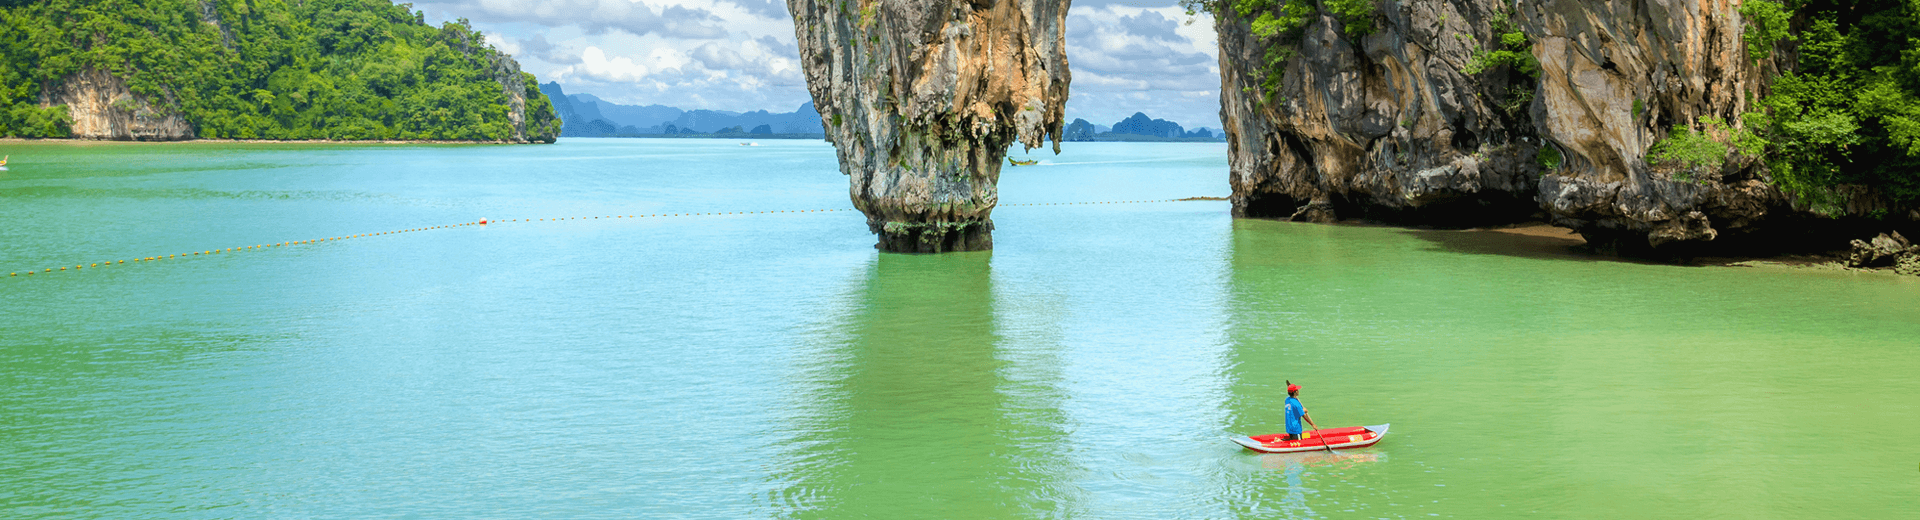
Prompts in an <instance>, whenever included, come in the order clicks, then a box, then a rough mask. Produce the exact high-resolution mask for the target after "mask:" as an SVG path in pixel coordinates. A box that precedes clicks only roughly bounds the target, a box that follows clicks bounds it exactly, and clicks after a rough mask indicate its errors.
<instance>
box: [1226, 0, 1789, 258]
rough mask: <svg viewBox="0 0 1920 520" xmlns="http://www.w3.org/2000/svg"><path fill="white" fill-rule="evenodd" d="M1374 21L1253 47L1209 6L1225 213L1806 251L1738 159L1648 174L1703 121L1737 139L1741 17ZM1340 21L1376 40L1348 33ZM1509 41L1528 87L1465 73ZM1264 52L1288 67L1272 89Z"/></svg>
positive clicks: (1618, 5)
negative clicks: (1740, 243) (1664, 149)
mask: <svg viewBox="0 0 1920 520" xmlns="http://www.w3.org/2000/svg"><path fill="white" fill-rule="evenodd" d="M1293 1H1296V2H1299V1H1308V0H1293ZM1284 3H1285V1H1276V2H1274V4H1276V5H1280V4H1284ZM1326 3H1327V2H1316V3H1315V4H1310V5H1322V4H1326ZM1374 5H1375V8H1374V11H1373V14H1372V16H1371V17H1370V18H1368V19H1366V20H1364V21H1355V20H1351V19H1345V18H1343V17H1340V16H1337V15H1336V14H1334V13H1330V12H1327V11H1326V10H1324V9H1319V10H1318V11H1317V12H1315V13H1314V14H1313V15H1311V16H1309V17H1308V19H1307V20H1306V23H1305V25H1304V26H1301V27H1300V28H1299V29H1298V33H1297V35H1295V36H1290V37H1286V38H1272V37H1267V38H1262V37H1260V36H1256V35H1255V34H1254V33H1253V31H1252V23H1251V22H1252V20H1253V19H1254V18H1255V17H1257V16H1258V15H1259V14H1260V13H1253V14H1252V15H1247V16H1242V15H1239V14H1238V13H1235V12H1233V11H1232V10H1231V9H1230V8H1228V7H1225V4H1224V3H1222V4H1221V6H1222V8H1221V10H1220V11H1218V12H1219V13H1220V15H1219V16H1216V20H1215V23H1216V29H1217V31H1218V33H1219V36H1220V39H1219V41H1220V69H1221V78H1222V83H1223V85H1222V88H1221V101H1222V105H1223V106H1222V110H1221V119H1222V120H1223V121H1224V122H1225V124H1226V133H1227V136H1228V138H1227V139H1228V143H1229V153H1230V165H1231V173H1230V179H1231V183H1232V186H1233V204H1234V212H1235V214H1236V215H1239V216H1248V217H1269V218H1292V219H1295V220H1311V221H1327V220H1334V219H1350V218H1363V219H1370V220H1379V221H1387V222H1396V223H1403V224H1417V225H1435V226H1472V225H1482V224H1498V223H1508V222H1519V221H1525V220H1530V219H1538V218H1547V219H1550V220H1551V221H1552V222H1554V223H1556V224H1560V225H1564V226H1568V227H1572V228H1574V229H1577V230H1579V231H1580V232H1581V233H1582V234H1583V235H1584V236H1586V237H1587V239H1588V241H1589V242H1590V243H1592V244H1594V245H1595V246H1597V247H1600V248H1603V249H1614V250H1617V251H1621V252H1654V251H1660V250H1675V249H1678V250H1687V249H1688V248H1696V249H1697V247H1696V246H1702V245H1705V244H1727V243H1729V239H1730V238H1733V239H1736V240H1735V241H1737V239H1739V238H1751V237H1757V236H1759V235H1755V234H1756V233H1761V232H1770V231H1778V230H1783V229H1793V230H1794V231H1792V232H1796V233H1804V230H1803V229H1804V228H1795V227H1793V225H1784V226H1783V225H1782V224H1781V223H1782V222H1804V221H1805V220H1807V219H1805V218H1803V217H1805V216H1806V215H1804V213H1797V211H1796V210H1795V209H1794V207H1793V204H1792V201H1790V200H1789V199H1788V198H1787V197H1786V196H1784V195H1782V193H1781V192H1780V191H1779V190H1778V189H1776V188H1774V187H1773V186H1772V185H1770V184H1768V183H1766V182H1764V178H1763V175H1764V172H1763V171H1762V170H1763V168H1762V167H1761V166H1760V165H1759V164H1758V161H1755V160H1752V159H1750V158H1742V157H1738V156H1737V154H1736V156H1735V157H1732V158H1730V159H1729V160H1727V161H1726V162H1725V163H1724V164H1721V165H1718V166H1717V167H1706V168H1694V169H1692V170H1688V171H1681V170H1679V169H1675V168H1673V167H1670V166H1668V165H1664V164H1654V163H1650V162H1649V161H1648V159H1647V155H1648V154H1647V151H1648V148H1649V147H1650V146H1652V145H1653V144H1654V143H1656V142H1657V141H1658V140H1660V139H1663V138H1666V137H1668V133H1669V132H1670V129H1671V128H1672V127H1673V126H1674V125H1692V126H1695V127H1698V125H1699V123H1698V122H1699V121H1701V118H1702V117H1703V116H1705V117H1713V118H1719V119H1720V120H1722V121H1726V122H1728V124H1731V125H1734V126H1735V127H1737V126H1738V125H1739V120H1740V114H1741V113H1743V112H1746V111H1750V110H1753V108H1752V107H1751V106H1750V104H1751V103H1752V101H1751V99H1752V98H1753V97H1754V96H1756V95H1757V94H1755V93H1756V92H1763V91H1764V89H1765V88H1766V86H1767V85H1768V82H1769V81H1770V78H1771V77H1773V76H1774V75H1775V74H1777V73H1778V71H1777V69H1776V68H1775V64H1774V63H1773V62H1772V60H1753V59H1749V58H1748V56H1747V54H1746V52H1745V47H1744V46H1743V45H1744V44H1743V42H1742V40H1741V35H1742V33H1743V30H1744V25H1743V23H1744V22H1743V21H1742V18H1741V15H1740V13H1739V2H1737V1H1736V2H1697V1H1684V0H1630V1H1619V2H1590V1H1580V0H1541V1H1528V2H1507V1H1501V0H1441V1H1431V2H1410V1H1395V0H1385V1H1381V2H1376V3H1375V4H1374ZM1275 9H1276V10H1275V11H1274V12H1276V13H1278V12H1279V11H1278V10H1277V9H1278V8H1277V7H1276V8H1275ZM1343 20H1346V21H1354V22H1356V23H1368V24H1371V27H1365V28H1360V29H1362V30H1358V31H1349V30H1347V23H1346V22H1343ZM1497 27H1498V28H1497ZM1501 28H1504V30H1503V29H1501ZM1514 32H1518V33H1521V36H1523V37H1524V40H1522V41H1521V43H1519V44H1518V45H1519V46H1520V47H1521V48H1522V49H1523V50H1524V52H1525V53H1526V54H1527V55H1530V56H1531V57H1532V59H1533V60H1536V61H1535V62H1533V63H1531V64H1530V65H1534V66H1535V67H1537V72H1533V73H1531V74H1530V73H1529V72H1530V71H1524V70H1520V69H1522V68H1523V67H1518V66H1493V67H1486V68H1485V70H1477V68H1476V67H1470V66H1469V65H1470V63H1472V62H1473V61H1474V60H1475V59H1476V56H1479V55H1482V54H1483V53H1485V52H1486V51H1488V50H1495V49H1500V48H1502V47H1503V45H1504V42H1503V41H1502V39H1503V35H1506V34H1512V33H1514ZM1357 33H1366V34H1364V35H1357ZM1276 47H1278V48H1281V49H1282V50H1285V51H1288V52H1292V53H1294V54H1293V55H1292V56H1291V57H1290V58H1288V59H1286V60H1285V62H1284V65H1283V66H1282V67H1281V68H1280V73H1281V76H1280V77H1279V78H1276V79H1278V81H1277V82H1273V85H1275V86H1277V88H1273V89H1269V88H1267V85H1263V81H1266V80H1268V76H1267V73H1266V72H1267V69H1266V68H1265V67H1266V65H1265V64H1266V63H1268V62H1269V61H1270V60H1268V59H1267V58H1268V57H1269V54H1267V53H1268V52H1269V51H1270V50H1274V49H1275V48H1276ZM1781 54H1782V53H1776V55H1777V56H1778V55H1781ZM1782 59H1789V58H1782Z"/></svg>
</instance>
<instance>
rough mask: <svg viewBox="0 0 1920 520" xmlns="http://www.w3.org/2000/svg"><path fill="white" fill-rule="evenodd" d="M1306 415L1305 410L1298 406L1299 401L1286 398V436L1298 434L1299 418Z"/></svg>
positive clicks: (1290, 397)
mask: <svg viewBox="0 0 1920 520" xmlns="http://www.w3.org/2000/svg"><path fill="white" fill-rule="evenodd" d="M1305 415H1307V408H1306V407H1304V406H1300V399H1298V398H1295V397H1292V396H1288V397H1287V435H1299V434H1300V418H1301V417H1302V416H1305Z"/></svg>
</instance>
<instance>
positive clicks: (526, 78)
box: [0, 0, 559, 141]
mask: <svg viewBox="0 0 1920 520" xmlns="http://www.w3.org/2000/svg"><path fill="white" fill-rule="evenodd" d="M509 59H510V58H507V57H506V56H505V55H502V54H500V53H499V52H498V51H496V50H494V49H493V48H491V47H489V46H488V45H486V43H485V42H484V41H483V39H482V36H481V35H480V34H479V33H477V32H474V31H473V30H472V29H471V28H470V27H469V26H468V24H467V23H466V22H465V21H464V20H461V21H457V22H449V23H446V24H444V25H442V26H440V27H438V28H435V27H432V26H429V25H427V24H426V23H425V20H424V18H423V17H422V15H421V14H420V13H417V12H414V11H412V10H411V9H410V7H409V6H407V5H393V4H392V3H391V2H390V1H389V0H307V1H296V2H283V1H279V0H204V1H198V0H140V1H133V0H95V1H89V0H46V1H36V2H6V3H0V135H6V136H20V137H64V136H66V135H67V134H68V131H69V125H70V124H71V119H70V118H69V116H68V114H67V112H66V110H65V108H64V107H59V106H55V107H52V108H44V109H43V108H40V106H39V100H40V99H41V97H43V95H44V94H45V92H43V89H48V88H52V87H53V86H55V85H58V84H60V83H61V82H63V81H66V80H67V79H68V78H70V77H73V76H74V75H76V74H79V73H81V72H82V71H85V70H89V69H91V70H99V71H104V72H107V73H109V74H111V75H113V76H116V77H119V78H123V79H125V80H126V82H127V86H128V88H129V89H130V90H131V91H132V92H133V93H134V94H135V95H136V96H138V97H140V98H142V99H143V100H144V101H146V102H147V103H148V104H151V105H153V106H154V107H156V108H158V109H160V110H162V111H165V110H166V109H169V108H170V109H173V110H176V111H178V112H179V113H180V114H182V115H183V116H185V118H186V120H187V121H188V122H189V123H190V124H192V125H193V128H194V132H195V134H196V135H197V136H198V137H204V138H240V139H408V140H412V139H428V140H485V141H498V140H510V139H512V138H513V137H514V128H513V124H512V121H511V120H510V119H509V113H508V112H509V110H510V108H509V105H508V94H507V92H505V91H504V90H503V87H502V85H503V82H504V83H508V84H510V83H512V81H511V80H512V79H515V78H511V77H509V76H508V75H509V74H520V75H521V77H520V78H517V79H519V81H518V83H519V84H520V85H521V86H523V87H524V90H525V92H524V94H523V95H524V96H525V97H526V105H527V106H526V119H527V124H526V136H527V138H528V139H533V140H542V139H551V137H552V136H554V135H557V134H558V133H559V121H558V120H556V119H555V118H554V115H553V107H552V105H551V104H550V103H549V102H548V100H547V98H546V96H545V95H543V94H541V93H540V90H539V87H538V83H537V82H536V81H535V80H534V78H533V76H532V75H531V74H525V73H520V72H517V71H516V70H515V67H510V66H508V65H507V63H506V61H507V60H509ZM115 106H116V108H120V109H123V110H126V109H132V108H137V107H138V102H137V101H134V100H132V99H122V100H119V101H116V103H115Z"/></svg>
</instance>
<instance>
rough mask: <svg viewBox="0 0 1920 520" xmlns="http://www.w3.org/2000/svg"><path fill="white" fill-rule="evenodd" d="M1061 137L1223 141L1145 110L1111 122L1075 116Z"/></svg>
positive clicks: (1205, 130) (1073, 139)
mask: <svg viewBox="0 0 1920 520" xmlns="http://www.w3.org/2000/svg"><path fill="white" fill-rule="evenodd" d="M1064 133H1065V135H1062V136H1060V140H1061V141H1066V142H1085V141H1204V142H1211V141H1225V140H1226V136H1225V135H1224V134H1219V133H1216V132H1214V131H1213V129H1210V128H1207V127H1200V128H1195V129H1193V130H1187V129H1185V128H1181V127H1180V123H1175V122H1172V121H1168V120H1165V119H1154V118H1151V117H1147V115H1146V114H1144V113H1140V112H1134V113H1133V115H1131V116H1128V117H1127V118H1126V119H1122V120H1120V121H1119V122H1117V123H1114V124H1113V126H1111V127H1109V126H1103V125H1096V124H1093V123H1089V122H1087V120H1085V119H1074V120H1073V123H1070V124H1068V125H1067V129H1066V132H1064Z"/></svg>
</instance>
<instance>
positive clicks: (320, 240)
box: [7, 197, 1225, 278]
mask: <svg viewBox="0 0 1920 520" xmlns="http://www.w3.org/2000/svg"><path fill="white" fill-rule="evenodd" d="M1201 200H1225V199H1222V198H1219V197H1188V198H1184V199H1160V200H1121V201H1101V202H1033V203H1025V204H1000V205H999V206H998V207H1003V208H1005V207H1022V206H1085V205H1093V204H1141V203H1153V202H1186V201H1201ZM837 211H854V209H853V208H839V209H797V210H796V209H788V210H773V211H727V212H708V213H653V214H646V215H639V214H635V215H605V216H598V217H560V218H521V219H507V220H487V219H484V218H483V219H480V220H476V221H473V222H461V223H458V224H446V225H440V226H427V227H417V228H409V229H402V230H397V231H380V232H375V233H361V234H357V235H346V236H337V237H327V238H313V239H306V240H293V241H288V242H278V243H272V244H255V245H251V246H239V247H228V248H222V249H208V250H204V251H190V252H186V253H173V254H167V255H154V256H145V257H140V258H133V259H125V260H107V261H103V262H88V263H79V264H74V266H73V267H71V268H69V267H67V266H64V265H63V266H58V267H48V268H45V269H42V270H27V271H16V272H10V273H7V276H8V277H9V278H22V277H23V276H22V275H25V277H33V276H35V275H43V274H53V273H58V272H66V271H68V270H72V271H75V272H78V271H80V270H81V269H99V268H102V267H113V266H119V265H126V264H127V263H128V262H132V263H134V264H136V265H137V264H141V263H152V262H163V261H167V260H182V259H187V258H191V257H196V256H212V255H218V254H225V253H238V252H246V251H261V250H268V249H273V248H284V247H293V246H302V245H313V244H320V243H325V242H337V241H341V240H349V239H355V238H370V237H377V236H384V235H397V234H400V233H415V232H420V231H433V230H437V229H452V228H458V227H467V226H485V225H489V224H503V223H509V222H515V223H528V222H560V221H566V220H598V219H624V218H635V219H638V218H665V217H713V216H725V215H768V214H774V213H829V212H837Z"/></svg>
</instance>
